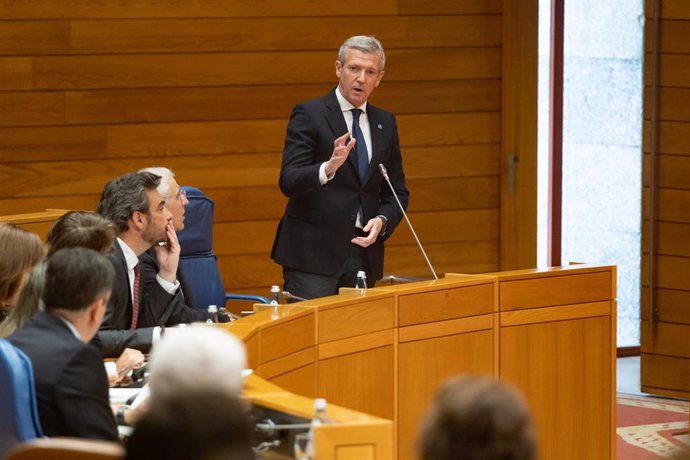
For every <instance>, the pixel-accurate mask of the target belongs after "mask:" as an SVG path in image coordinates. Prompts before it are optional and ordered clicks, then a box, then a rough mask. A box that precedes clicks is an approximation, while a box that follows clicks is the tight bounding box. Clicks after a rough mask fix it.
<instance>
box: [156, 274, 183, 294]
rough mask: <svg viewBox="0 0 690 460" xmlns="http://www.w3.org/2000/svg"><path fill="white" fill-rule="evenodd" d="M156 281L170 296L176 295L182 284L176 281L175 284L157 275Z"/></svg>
mask: <svg viewBox="0 0 690 460" xmlns="http://www.w3.org/2000/svg"><path fill="white" fill-rule="evenodd" d="M156 281H158V284H160V285H161V287H162V288H163V289H165V292H167V293H168V294H170V295H174V294H175V292H177V288H179V287H180V282H179V281H177V280H175V282H174V283H171V282H170V281H168V280H164V279H163V278H162V277H161V275H156Z"/></svg>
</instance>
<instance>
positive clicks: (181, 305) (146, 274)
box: [139, 167, 206, 326]
mask: <svg viewBox="0 0 690 460" xmlns="http://www.w3.org/2000/svg"><path fill="white" fill-rule="evenodd" d="M139 172H140V173H151V174H155V175H157V176H160V178H161V181H160V184H159V185H158V192H159V193H160V194H161V196H162V197H163V199H164V200H165V207H166V208H168V210H169V211H170V213H171V214H172V225H173V227H174V229H175V232H179V231H181V230H182V229H184V221H185V207H186V206H187V204H188V203H189V200H187V195H186V194H185V191H184V190H183V189H182V188H181V187H180V185H179V184H178V183H177V181H176V180H175V174H174V173H173V172H172V171H171V170H170V169H168V168H164V167H149V168H144V169H141V170H139ZM158 250H159V249H157V248H156V247H155V246H154V247H152V248H150V249H149V250H148V251H146V252H145V253H143V254H142V255H141V257H140V260H141V262H142V267H143V280H144V283H145V285H146V286H151V285H153V284H154V283H156V275H158V274H159V271H160V268H159V264H158V258H157V256H156V251H158ZM176 274H177V281H178V282H179V283H180V288H179V289H178V290H177V292H175V293H174V294H173V295H171V296H170V297H169V298H168V299H167V307H166V308H165V310H164V312H163V314H162V315H161V317H160V319H159V321H160V323H161V324H162V325H164V326H174V325H177V324H180V323H192V322H195V321H206V311H205V310H197V309H196V308H194V307H196V305H195V303H194V297H193V296H192V291H191V289H190V288H189V286H188V285H187V280H186V278H185V277H184V273H183V272H182V270H181V268H180V265H179V264H178V266H177V268H176ZM203 307H205V305H204V306H203Z"/></svg>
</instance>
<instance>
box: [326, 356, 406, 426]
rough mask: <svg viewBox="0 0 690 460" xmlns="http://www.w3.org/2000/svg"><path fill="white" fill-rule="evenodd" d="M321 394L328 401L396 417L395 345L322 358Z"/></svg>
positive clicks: (387, 416)
mask: <svg viewBox="0 0 690 460" xmlns="http://www.w3.org/2000/svg"><path fill="white" fill-rule="evenodd" d="M318 374H319V375H318V388H317V392H318V394H319V395H320V396H321V397H323V398H326V399H327V400H328V401H329V402H333V403H335V404H338V405H341V406H345V407H348V408H351V409H355V410H360V411H362V412H365V413H367V414H371V415H375V416H377V417H383V418H387V419H393V404H394V402H393V399H392V398H382V397H381V395H384V394H387V395H390V394H392V393H393V378H394V365H393V345H389V346H384V347H380V348H374V349H371V350H365V351H360V352H355V353H349V354H344V355H341V356H338V357H334V358H329V359H319V373H318Z"/></svg>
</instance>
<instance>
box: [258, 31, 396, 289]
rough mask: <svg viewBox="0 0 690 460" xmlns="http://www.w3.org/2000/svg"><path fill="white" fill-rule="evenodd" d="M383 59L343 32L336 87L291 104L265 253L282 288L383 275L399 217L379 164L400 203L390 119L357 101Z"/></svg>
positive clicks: (375, 81)
mask: <svg viewBox="0 0 690 460" xmlns="http://www.w3.org/2000/svg"><path fill="white" fill-rule="evenodd" d="M385 64H386V55H385V53H384V51H383V47H382V46H381V43H380V42H379V41H378V40H377V39H376V38H374V37H368V36H355V37H350V38H348V39H347V40H346V41H345V43H343V45H342V46H341V47H340V51H339V53H338V60H337V61H335V74H336V76H337V77H338V80H339V81H338V86H337V87H336V88H334V89H333V90H332V91H330V92H329V93H328V94H326V95H325V96H323V97H321V98H318V99H314V100H311V101H307V102H304V103H301V104H298V105H297V106H296V107H295V108H294V109H293V111H292V114H291V116H290V121H289V123H288V128H287V135H286V137H285V149H284V151H283V162H282V166H281V171H280V190H281V191H282V192H283V194H285V196H287V197H288V198H289V200H288V203H287V206H286V208H285V214H284V216H283V218H282V219H281V221H280V223H279V225H278V229H277V232H276V238H275V241H274V243H273V250H272V252H271V257H272V258H273V260H275V262H277V263H278V264H280V265H282V267H283V278H284V289H285V290H287V291H289V292H290V293H292V294H294V295H296V296H299V297H304V298H306V299H312V298H316V297H323V296H327V295H333V294H337V293H338V288H340V287H343V286H348V287H354V285H355V282H356V276H357V271H359V270H364V271H365V272H366V274H367V280H368V283H369V285H370V286H371V285H373V282H374V280H377V279H380V278H381V277H382V276H383V242H384V240H385V239H386V238H388V237H389V236H390V235H391V233H392V232H393V230H394V229H395V227H396V226H397V225H398V223H399V222H400V219H402V212H401V211H400V209H399V208H398V206H397V204H396V202H395V197H394V196H393V195H392V192H391V190H390V188H389V187H388V186H387V185H386V184H385V183H384V179H383V177H382V176H381V173H380V171H379V164H383V165H384V166H385V167H386V169H387V170H388V175H389V177H390V180H391V182H392V184H393V188H394V189H395V192H396V194H397V196H398V198H399V199H400V202H401V203H402V205H403V206H404V207H405V208H407V202H408V197H409V192H408V191H407V188H406V187H405V175H404V173H403V168H402V157H401V155H400V142H399V140H398V127H397V124H396V121H395V116H394V115H393V114H392V113H390V112H387V111H385V110H382V109H380V108H378V107H374V106H373V105H371V104H369V103H367V99H368V98H369V95H370V94H371V93H372V91H374V88H376V87H377V86H378V85H379V83H380V82H381V79H382V78H383V74H384V67H385Z"/></svg>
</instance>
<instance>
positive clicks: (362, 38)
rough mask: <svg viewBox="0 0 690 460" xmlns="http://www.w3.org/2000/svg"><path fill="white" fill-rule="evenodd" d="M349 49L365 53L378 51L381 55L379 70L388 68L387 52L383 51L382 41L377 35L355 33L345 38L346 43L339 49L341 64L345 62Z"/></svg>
mask: <svg viewBox="0 0 690 460" xmlns="http://www.w3.org/2000/svg"><path fill="white" fill-rule="evenodd" d="M348 49H355V50H359V51H361V52H363V53H376V54H378V55H379V62H380V63H381V68H380V69H379V70H383V69H385V68H386V53H385V52H384V51H383V45H381V42H380V41H378V40H377V39H376V38H375V37H371V36H368V35H355V36H354V37H350V38H348V39H347V40H345V43H343V44H342V45H341V46H340V51H338V60H339V61H340V63H341V64H345V54H347V50H348Z"/></svg>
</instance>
